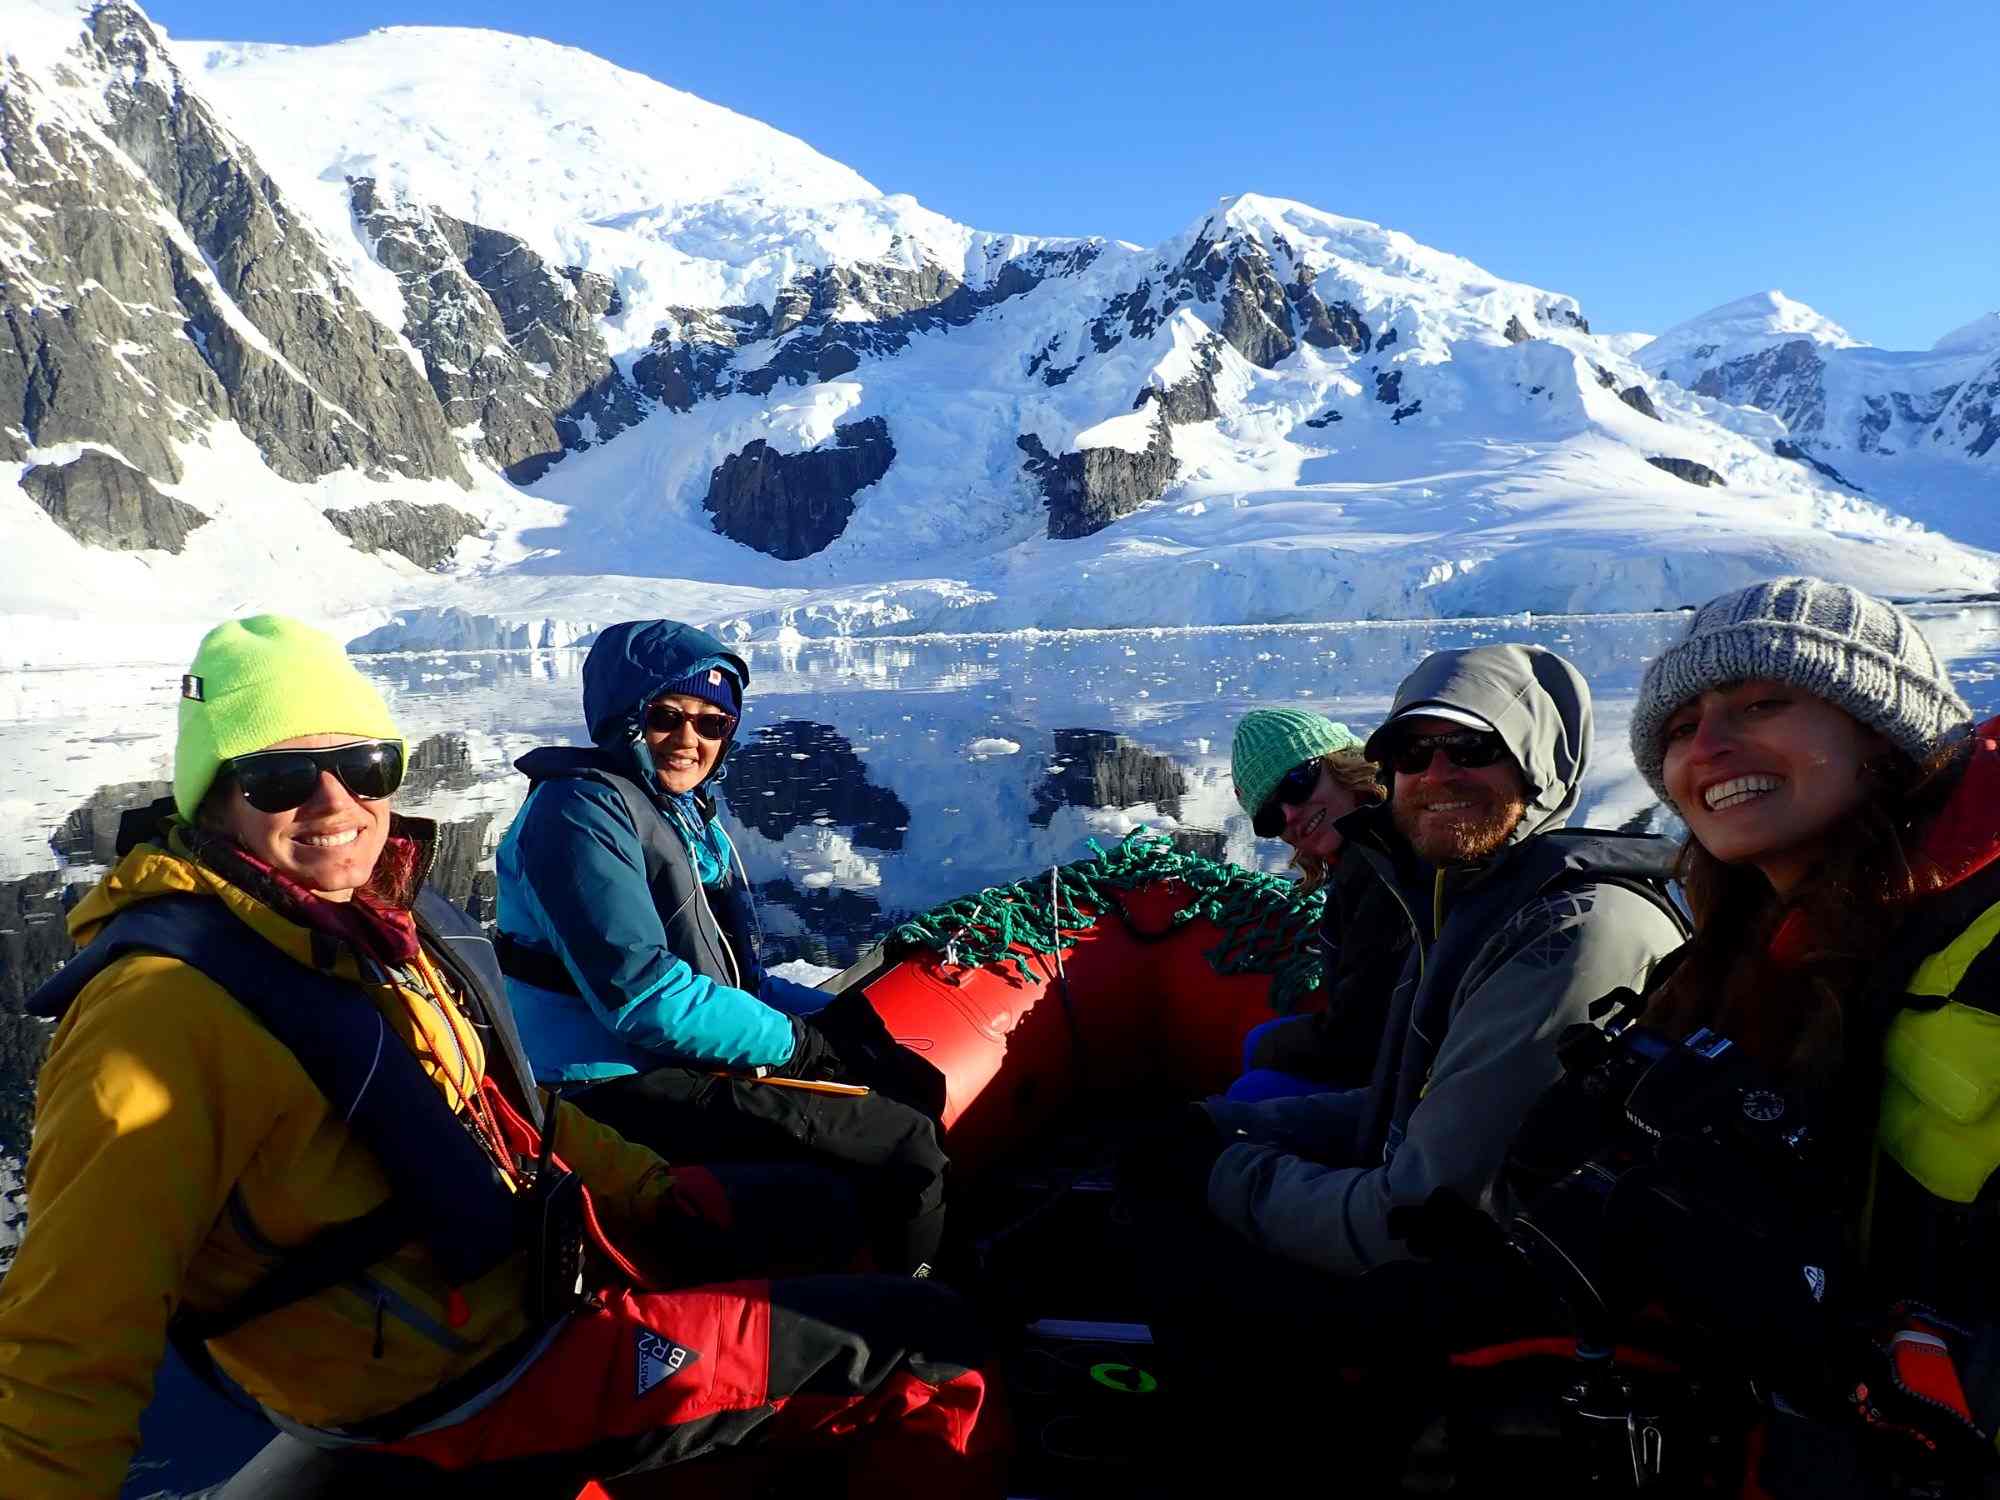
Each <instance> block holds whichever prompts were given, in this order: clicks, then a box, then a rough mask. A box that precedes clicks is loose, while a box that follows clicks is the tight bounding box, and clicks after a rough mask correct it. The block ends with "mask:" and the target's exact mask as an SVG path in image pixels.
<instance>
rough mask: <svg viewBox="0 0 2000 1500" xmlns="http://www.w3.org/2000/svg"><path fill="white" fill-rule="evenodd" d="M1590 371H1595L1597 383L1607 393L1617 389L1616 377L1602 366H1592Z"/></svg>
mask: <svg viewBox="0 0 2000 1500" xmlns="http://www.w3.org/2000/svg"><path fill="white" fill-rule="evenodd" d="M1591 369H1593V370H1595V371H1597V383H1598V384H1599V385H1601V386H1603V387H1604V388H1605V389H1606V390H1607V391H1615V390H1617V389H1618V377H1617V376H1616V375H1614V374H1612V373H1611V372H1610V371H1609V370H1607V369H1605V368H1604V366H1603V365H1592V366H1591Z"/></svg>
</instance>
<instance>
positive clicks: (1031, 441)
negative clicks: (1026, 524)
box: [1015, 412, 1174, 539]
mask: <svg viewBox="0 0 2000 1500" xmlns="http://www.w3.org/2000/svg"><path fill="white" fill-rule="evenodd" d="M1015 442H1016V444H1017V445H1018V446H1019V447H1020V449H1021V451H1022V452H1023V453H1025V454H1027V459H1026V461H1025V462H1024V463H1023V465H1022V467H1023V468H1025V469H1026V470H1027V471H1028V472H1029V473H1030V474H1032V475H1033V476H1034V477H1035V479H1036V481H1037V482H1038V483H1039V484H1040V485H1041V489H1042V496H1043V499H1044V500H1045V501H1046V502H1047V504H1048V507H1049V535H1050V536H1051V537H1055V538H1059V539H1062V538H1075V537H1085V536H1090V535H1091V534H1093V533H1094V532H1099V531H1102V530H1103V529H1104V528H1105V527H1107V526H1109V525H1110V524H1111V523H1112V522H1113V521H1115V520H1117V519H1118V518H1119V517H1121V516H1128V515H1130V514H1131V513H1132V512H1133V511H1135V510H1137V509H1138V508H1139V507H1140V506H1142V505H1146V504H1149V503H1151V502H1152V501H1154V500H1157V499H1159V498H1160V496H1162V495H1164V494H1165V493H1166V492H1167V486H1168V485H1170V484H1172V483H1173V480H1174V440H1173V430H1172V428H1171V427H1170V426H1169V425H1168V422H1167V419H1166V415H1165V413H1164V412H1163V413H1161V414H1160V416H1159V417H1157V418H1156V419H1155V421H1154V424H1153V435H1152V438H1151V440H1150V441H1149V442H1148V443H1147V444H1146V448H1145V451H1144V452H1142V453H1128V452H1126V451H1125V450H1124V449H1123V448H1086V449H1084V450H1083V451H1082V452H1081V453H1063V454H1059V455H1051V454H1050V453H1049V451H1048V449H1046V448H1045V447H1043V446H1042V440H1041V439H1040V438H1038V437H1036V436H1034V435H1033V434H1032V433H1024V434H1022V435H1021V436H1020V437H1018V438H1016V439H1015Z"/></svg>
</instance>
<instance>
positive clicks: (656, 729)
mask: <svg viewBox="0 0 2000 1500" xmlns="http://www.w3.org/2000/svg"><path fill="white" fill-rule="evenodd" d="M684 723H686V724H692V725H694V732H695V733H696V734H698V735H700V736H701V737H702V738H703V739H705V740H709V741H715V740H726V739H728V738H729V734H730V731H731V730H733V729H735V728H736V720H735V719H734V718H733V717H731V716H730V715H728V714H726V713H723V712H722V711H721V710H720V709H710V710H709V711H708V712H706V713H699V714H691V713H684V712H682V711H681V710H680V709H678V708H675V707H674V706H673V704H671V703H655V704H653V705H651V706H650V707H649V708H648V709H647V710H646V727H647V728H648V729H650V730H652V731H653V733H655V734H664V735H676V734H679V733H680V732H681V725H682V724H684Z"/></svg>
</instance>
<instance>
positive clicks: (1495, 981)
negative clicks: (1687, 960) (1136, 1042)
mask: <svg viewBox="0 0 2000 1500" xmlns="http://www.w3.org/2000/svg"><path fill="white" fill-rule="evenodd" d="M1421 704H1438V705H1444V706H1448V707H1452V708H1457V709H1460V710H1463V711H1465V712H1468V713H1472V714H1476V715H1478V716H1479V717H1481V718H1483V719H1485V720H1486V721H1487V722H1488V723H1490V724H1492V725H1493V726H1494V727H1495V728H1496V729H1497V730H1499V732H1500V735H1501V738H1502V739H1503V740H1505V741H1506V744H1507V748H1508V750H1509V751H1510V752H1511V753H1512V754H1513V757H1514V759H1515V761H1516V763H1517V764H1518V765H1519V766H1520V768H1521V772H1522V775H1523V777H1524V779H1525V780H1526V782H1527V798H1528V807H1527V812H1526V814H1525V815H1524V816H1523V817H1522V819H1521V821H1520V823H1519V824H1518V825H1517V826H1516V828H1515V829H1514V831H1513V833H1512V834H1511V835H1510V836H1509V838H1508V841H1507V842H1506V843H1505V844H1504V845H1502V846H1501V848H1500V849H1499V850H1498V851H1496V852H1495V853H1494V854H1492V855H1490V856H1488V858H1486V859H1485V860H1483V861H1481V862H1479V863H1478V864H1475V865H1467V866H1454V867H1449V868H1437V869H1433V868H1432V867H1430V866H1427V865H1423V864H1421V863H1419V862H1417V861H1416V860H1415V859H1414V858H1413V857H1412V856H1411V855H1410V853H1409V852H1408V849H1407V846H1406V845H1404V844H1403V843H1402V841H1401V839H1400V838H1398V837H1396V836H1395V834H1394V832H1393V824H1392V823H1391V821H1390V811H1389V808H1388V807H1386V806H1379V805H1378V806H1372V807H1365V808H1363V809H1361V810H1359V811H1357V812H1355V813H1352V814H1350V815H1349V816H1348V817H1346V818H1344V819H1342V820H1341V824H1340V828H1341V832H1342V833H1343V834H1345V835H1346V836H1347V837H1348V839H1349V841H1350V842H1351V843H1352V844H1354V845H1355V846H1356V848H1357V849H1358V850H1359V852H1361V853H1362V854H1363V855H1364V856H1365V857H1366V858H1367V859H1368V861H1369V863H1370V864H1371V865H1372V866H1373V867H1374V868H1375V871H1376V873H1377V874H1378V875H1379V876H1380V878H1381V879H1383V880H1384V881H1385V882H1387V883H1388V884H1389V885H1390V887H1391V888H1392V889H1393V890H1394V891H1395V893H1396V895H1397V896H1398V898H1399V899H1400V902H1401V905H1402V907H1403V912H1404V915H1405V917H1406V919H1407V920H1408V921H1409V923H1410V929H1411V935H1412V937H1413V938H1414V942H1413V943H1412V946H1411V950H1410V955H1409V958H1408V960H1407V962H1406V963H1405V965H1404V967H1403V971H1402V974H1401V975H1400V977H1399V978H1398V980H1397V982H1396V989H1395V993H1394V994H1393V995H1392V996H1391V997H1390V1002H1389V1008H1388V1018H1387V1021H1386V1023H1385V1026H1384V1030H1383V1034H1382V1039H1381V1042H1380V1045H1379V1047H1378V1049H1377V1052H1376V1057H1375V1067H1374V1070H1373V1073H1372V1075H1371V1080H1370V1082H1369V1084H1368V1086H1367V1087H1365V1088H1360V1089H1350V1090H1344V1091H1341V1092H1337V1093H1328V1094H1318V1095H1313V1096H1310V1097H1302V1098H1290V1099H1273V1100H1269V1101H1266V1102H1263V1103H1258V1104H1236V1103H1230V1102H1227V1101H1224V1100H1220V1099H1214V1100H1210V1101H1209V1104H1208V1109H1209V1111H1210V1113H1211V1114H1212V1115H1214V1117H1215V1119H1216V1123H1217V1124H1218V1126H1219V1127H1220V1128H1221V1129H1222V1131H1223V1134H1224V1136H1225V1137H1226V1138H1227V1139H1228V1140H1229V1142H1230V1144H1228V1145H1227V1146H1226V1147H1225V1148H1224V1150H1223V1152H1222V1154H1221V1156H1220V1157H1219V1158H1218V1159H1217V1160H1216V1163H1215V1167H1214V1170H1213V1171H1212V1172H1211V1173H1210V1176H1209V1182H1208V1197H1209V1206H1210V1208H1211V1209H1212V1210H1213V1211H1214V1212H1215V1214H1216V1215H1217V1216H1218V1217H1219V1218H1220V1219H1222V1221H1223V1222H1224V1223H1226V1224H1229V1225H1231V1226H1232V1227H1234V1228H1235V1229H1237V1230H1238V1231H1239V1232H1240V1233H1242V1234H1243V1235H1245V1236H1246V1237H1247V1238H1249V1239H1250V1240H1251V1241H1253V1242H1254V1243H1256V1244H1258V1245H1261V1246H1263V1247H1264V1248H1265V1249H1268V1250H1270V1251H1272V1252H1274V1253H1275V1254H1278V1255H1282V1256H1285V1257H1286V1258H1288V1259H1291V1260H1296V1261H1301V1262H1304V1263H1306V1264H1308V1265H1314V1266H1318V1267H1321V1268H1324V1269H1326V1270H1329V1271H1337V1272H1346V1273H1356V1272H1361V1271H1365V1270H1367V1269H1369V1268H1370V1267H1373V1266H1377V1265H1381V1264H1383V1263H1385V1262H1387V1261H1391V1260H1397V1259H1402V1258H1405V1257H1407V1256H1408V1255H1409V1253H1410V1252H1409V1250H1408V1248H1407V1247H1406V1246H1405V1245H1404V1243H1403V1241H1402V1240H1401V1239H1399V1238H1397V1237H1396V1236H1394V1235H1392V1234H1391V1233H1390V1232H1389V1214H1390V1211H1391V1210H1392V1209H1394V1208H1397V1207H1401V1206H1406V1205H1407V1206H1411V1207H1415V1206H1419V1205H1422V1204H1423V1203H1425V1202H1426V1201H1427V1200H1428V1199H1429V1198H1430V1196H1431V1194H1432V1193H1434V1192H1436V1191H1437V1190H1438V1189H1440V1188H1448V1189H1450V1190H1452V1191H1453V1192H1454V1193H1456V1194H1458V1195H1459V1196H1460V1197H1461V1198H1463V1199H1464V1200H1465V1201H1467V1202H1470V1203H1477V1204H1479V1205H1480V1206H1481V1207H1482V1208H1484V1209H1486V1210H1487V1211H1488V1212H1489V1213H1492V1214H1494V1215H1496V1216H1501V1215H1503V1214H1504V1213H1505V1211H1506V1208H1507V1205H1506V1204H1505V1203H1504V1202H1503V1201H1502V1199H1501V1194H1502V1191H1503V1189H1502V1187H1501V1184H1500V1181H1499V1177H1500V1168H1501V1164H1502V1161H1503V1159H1504V1156H1505V1153H1506V1148H1507V1144H1508V1141H1509V1140H1510V1139H1511V1138H1512V1136H1513V1135H1514V1133H1515V1131H1516V1130H1517V1129H1518V1128H1519V1127H1520V1124H1521V1121H1522V1119H1523V1118H1524V1117H1525V1116H1526V1114H1527V1112H1528V1107H1529V1106H1530V1105H1531V1104H1532V1103H1533V1102H1534V1101H1535V1099H1536V1098H1537V1097H1538V1096H1539V1095H1540V1094H1541V1093H1542V1091H1543V1090H1544V1089H1546V1088H1547V1087H1548V1086H1549V1085H1550V1084H1552V1083H1554V1082H1555V1080H1556V1078H1557V1077H1558V1075H1559V1074H1560V1072H1561V1069H1560V1067H1559V1066H1558V1064H1557V1062H1556V1058H1555V1043H1556V1039H1557V1038H1558V1037H1560V1036H1561V1035H1562V1032H1563V1030H1564V1028H1565V1027H1567V1026H1569V1025H1571V1024H1572V1023H1574V1022H1577V1021H1582V1020H1585V1019H1587V1015H1586V1012H1587V1010H1588V1008H1589V1005H1590V1003H1591V1002H1592V1001H1593V1000H1595V999H1597V998H1598V997H1599V996H1601V995H1603V994H1605V993H1606V992H1608V991H1610V990H1614V989H1617V988H1618V987H1620V986H1621V985H1629V986H1631V987H1633V988H1634V989H1638V988H1642V987H1643V985H1644V982H1645V977H1646V974H1647V972H1648V971H1649V970H1650V969H1651V968H1652V966H1653V964H1654V963H1655V962H1656V961H1657V960H1659V959H1660V958H1662V957H1664V956H1665V955H1666V954H1668V953H1670V952H1672V951H1673V950H1674V949H1675V948H1677V947H1679V946H1680V944H1681V941H1682V937H1683V927H1682V924H1681V923H1680V921H1679V920H1678V918H1677V917H1676V916H1674V915H1672V914H1671V909H1670V907H1668V906H1667V905H1666V904H1664V902H1663V900H1662V898H1661V896H1660V895H1659V894H1649V893H1648V891H1649V888H1650V889H1651V890H1652V891H1654V892H1656V893H1657V892H1663V891H1664V886H1665V878H1666V876H1667V875H1668V874H1669V872H1670V871H1671V868H1672V860H1673V849H1672V845H1671V844H1670V843H1669V842H1668V841H1667V840H1665V839H1661V838H1657V837H1653V836H1650V835H1644V834H1616V833H1601V832H1596V831H1593V830H1589V829H1577V830H1569V829H1565V828H1564V827H1563V824H1564V823H1565V822H1566V821H1567V819H1568V817H1569V815H1570V813H1571V811H1572V810H1573V809H1574V808H1575V806H1576V800H1577V791H1578V788H1579V787H1580V786H1581V784H1582V781H1583V775H1584V769H1585V767H1586V765H1587V763H1588V761H1589V747H1590V726H1591V714H1590V689H1589V687H1588V686H1587V685H1586V684H1585V683H1584V681H1583V678H1582V677H1581V675H1579V674H1578V672H1577V670H1576V669H1575V668H1574V667H1572V666H1571V665H1570V664H1569V663H1568V662H1567V661H1564V660H1563V659H1562V658H1561V657H1560V656H1557V655H1555V654H1554V653H1553V652H1550V651H1547V650H1545V649H1543V648H1541V647H1539V646H1482V647H1478V648H1475V649H1473V650H1468V651H1444V652H1439V653H1438V654H1436V655H1434V656H1431V657H1429V658H1427V659H1426V660H1425V661H1424V662H1423V663H1422V664H1420V665H1419V666H1418V667H1417V669H1416V670H1415V671H1414V672H1413V673H1411V674H1410V676H1409V677H1408V678H1407V679H1406V680H1405V681H1404V683H1403V685H1402V687H1401V689H1400V690H1399V691H1398V692H1397V694H1396V703H1395V707H1394V709H1393V710H1392V711H1391V715H1390V717H1391V718H1392V719H1393V717H1394V716H1395V714H1397V713H1401V712H1403V711H1404V710H1406V709H1409V708H1411V707H1413V706H1416V705H1421ZM1381 733H1382V731H1379V730H1378V731H1377V736H1378V738H1379V736H1380V735H1381ZM1370 748H1371V751H1372V750H1374V749H1375V748H1376V747H1375V746H1374V744H1373V742H1371V747H1370Z"/></svg>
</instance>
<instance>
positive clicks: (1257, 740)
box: [1229, 708, 1361, 817]
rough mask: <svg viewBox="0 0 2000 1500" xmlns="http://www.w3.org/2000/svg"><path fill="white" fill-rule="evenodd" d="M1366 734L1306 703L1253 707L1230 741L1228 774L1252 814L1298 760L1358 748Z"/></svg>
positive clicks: (1238, 795)
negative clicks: (1307, 707)
mask: <svg viewBox="0 0 2000 1500" xmlns="http://www.w3.org/2000/svg"><path fill="white" fill-rule="evenodd" d="M1360 748H1361V737H1360V736H1359V735H1357V734H1354V733H1353V732H1352V731H1350V730H1349V729H1348V727H1347V726H1346V725H1345V724H1336V723H1334V722H1333V720H1331V719H1329V718H1325V717H1323V716H1322V715H1320V714H1312V713H1307V712H1306V711H1305V710H1304V709H1302V708H1253V709H1251V710H1250V712H1249V713H1247V714H1245V715H1244V716H1243V719H1242V722H1240V723H1239V724H1238V725H1237V726H1236V739H1235V742H1234V743H1233V744H1231V745H1230V747H1229V779H1230V780H1231V781H1232V782H1234V783H1235V785H1236V800H1237V801H1238V802H1239V803H1241V804H1242V807H1243V810H1244V811H1245V812H1247V813H1249V814H1250V815H1251V816H1252V817H1255V816H1256V815H1257V809H1258V808H1260V807H1262V806H1263V805H1264V804H1265V803H1266V802H1268V801H1269V800H1270V798H1271V793H1272V792H1274V791H1276V790H1277V787H1278V783H1279V782H1280V781H1282V780H1284V779H1285V773H1286V772H1287V771H1289V770H1291V768H1292V767H1293V766H1302V765H1304V764H1305V763H1306V762H1307V761H1309V760H1317V759H1319V757H1320V756H1322V755H1331V754H1332V753H1333V752H1334V751H1336V750H1359V749H1360Z"/></svg>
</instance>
